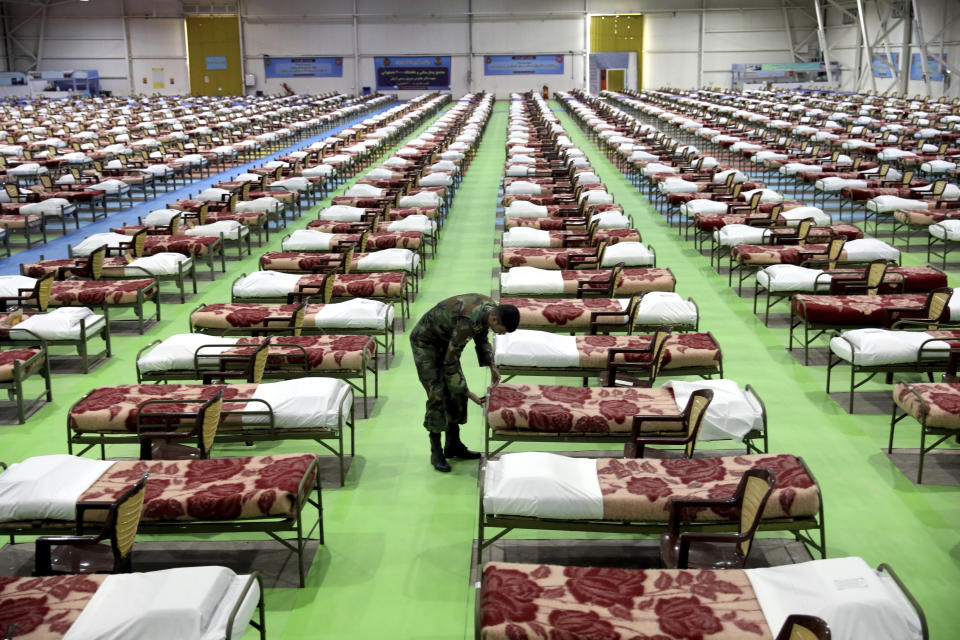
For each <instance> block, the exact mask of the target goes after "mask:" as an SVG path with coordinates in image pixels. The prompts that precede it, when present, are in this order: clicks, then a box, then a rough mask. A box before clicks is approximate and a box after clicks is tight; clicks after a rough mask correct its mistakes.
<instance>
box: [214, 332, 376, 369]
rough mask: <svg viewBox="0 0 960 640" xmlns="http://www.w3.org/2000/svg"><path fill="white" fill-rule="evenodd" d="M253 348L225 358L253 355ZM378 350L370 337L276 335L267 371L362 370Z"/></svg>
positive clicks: (235, 350)
mask: <svg viewBox="0 0 960 640" xmlns="http://www.w3.org/2000/svg"><path fill="white" fill-rule="evenodd" d="M264 340H266V338H240V339H239V340H238V341H237V344H238V345H259V344H262V343H263V341H264ZM254 351H256V347H254V346H250V347H247V346H236V347H231V348H229V349H227V350H225V351H224V352H223V355H226V356H232V355H250V354H252V353H253V352H254ZM376 351H377V341H376V340H375V339H374V338H372V337H370V336H332V335H321V336H293V337H291V336H277V337H274V338H273V341H272V342H271V343H270V347H269V350H268V353H269V355H268V356H267V368H268V369H277V368H289V367H293V368H295V369H300V368H303V367H304V355H306V360H307V362H306V366H307V367H308V368H309V369H310V370H312V371H317V370H320V371H341V370H349V371H361V370H363V368H364V367H365V366H366V365H367V362H368V361H369V360H370V358H372V357H373V356H374V354H375V353H376Z"/></svg>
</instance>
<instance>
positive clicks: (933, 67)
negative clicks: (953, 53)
mask: <svg viewBox="0 0 960 640" xmlns="http://www.w3.org/2000/svg"><path fill="white" fill-rule="evenodd" d="M922 57H923V54H921V53H915V54H913V55H912V56H910V79H911V80H923V67H922V66H921V64H920V58H922ZM946 61H947V54H943V58H942V62H941V58H940V55H939V54H933V55H928V56H927V78H929V79H930V82H943V72H944V70H945V67H944V65H943V62H946Z"/></svg>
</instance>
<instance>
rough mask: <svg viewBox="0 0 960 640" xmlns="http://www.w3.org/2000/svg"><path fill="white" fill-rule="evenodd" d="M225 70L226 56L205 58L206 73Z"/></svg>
mask: <svg viewBox="0 0 960 640" xmlns="http://www.w3.org/2000/svg"><path fill="white" fill-rule="evenodd" d="M226 68H227V56H207V71H217V70H218V69H226Z"/></svg>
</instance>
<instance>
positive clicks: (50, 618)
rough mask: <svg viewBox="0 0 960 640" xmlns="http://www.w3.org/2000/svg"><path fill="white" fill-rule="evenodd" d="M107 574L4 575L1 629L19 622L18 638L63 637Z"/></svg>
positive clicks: (51, 639) (0, 596)
mask: <svg viewBox="0 0 960 640" xmlns="http://www.w3.org/2000/svg"><path fill="white" fill-rule="evenodd" d="M106 579H107V576H106V575H73V576H50V577H47V578H8V577H0V629H3V630H6V629H7V628H8V627H9V626H10V625H13V624H15V625H17V633H16V636H15V637H16V639H17V640H54V639H55V638H62V637H63V636H64V635H65V634H66V633H67V630H69V629H70V627H71V626H72V625H73V623H74V622H76V620H77V618H78V617H80V612H81V611H83V610H84V608H85V607H86V606H87V603H88V602H90V599H91V598H92V597H93V594H94V593H96V591H97V589H99V588H100V585H101V584H102V583H103V581H104V580H106Z"/></svg>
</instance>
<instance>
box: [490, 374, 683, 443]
mask: <svg viewBox="0 0 960 640" xmlns="http://www.w3.org/2000/svg"><path fill="white" fill-rule="evenodd" d="M488 402H489V404H488V405H487V425H489V426H490V427H491V428H492V429H493V430H494V431H498V432H526V433H529V432H531V431H542V432H547V433H560V432H562V433H589V434H591V435H598V436H599V435H602V434H611V435H618V436H623V435H626V434H629V433H630V432H631V431H632V428H633V416H635V415H637V414H653V415H666V416H675V415H678V414H679V413H680V409H678V408H677V403H676V401H675V400H674V398H673V393H672V392H671V391H669V390H668V389H642V388H629V389H625V388H616V387H565V386H556V385H536V384H523V385H521V384H498V385H497V386H495V387H493V388H491V389H490V396H489V400H488ZM645 424H646V426H647V427H649V429H650V430H651V431H652V430H657V431H663V430H679V429H680V428H681V426H682V424H681V423H680V422H662V423H657V428H656V429H654V426H653V425H652V423H645Z"/></svg>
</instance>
